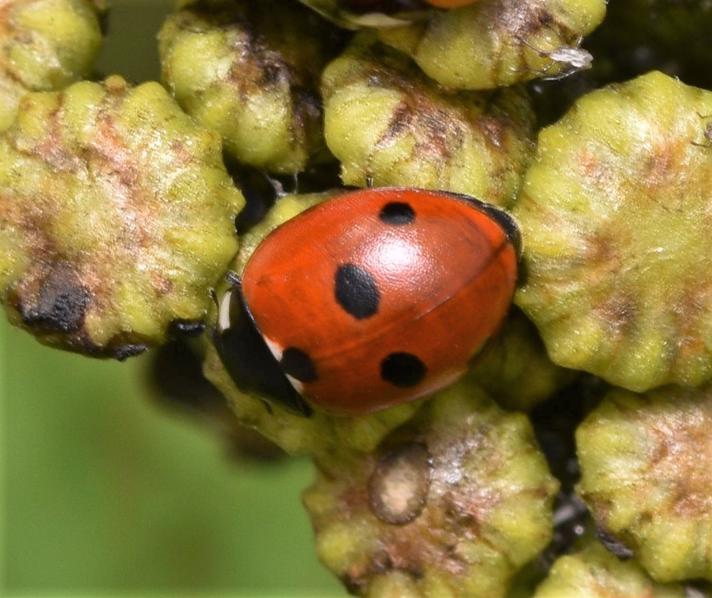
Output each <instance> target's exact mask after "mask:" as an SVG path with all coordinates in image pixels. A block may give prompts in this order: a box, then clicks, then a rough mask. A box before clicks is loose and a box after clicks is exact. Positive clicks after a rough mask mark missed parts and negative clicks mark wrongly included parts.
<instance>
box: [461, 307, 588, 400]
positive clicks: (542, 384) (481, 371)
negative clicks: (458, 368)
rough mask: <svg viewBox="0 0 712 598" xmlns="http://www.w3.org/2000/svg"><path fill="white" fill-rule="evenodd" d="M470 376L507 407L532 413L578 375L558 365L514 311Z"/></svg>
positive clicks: (532, 330)
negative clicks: (531, 411)
mask: <svg viewBox="0 0 712 598" xmlns="http://www.w3.org/2000/svg"><path fill="white" fill-rule="evenodd" d="M468 376H469V377H471V378H472V381H473V382H475V383H477V384H478V385H479V386H481V387H482V388H483V389H484V390H485V391H487V393H488V394H489V395H490V396H492V397H493V398H495V399H496V400H497V402H498V403H499V404H500V405H502V406H503V407H506V408H507V409H518V410H522V411H529V410H531V409H533V408H534V407H535V406H536V405H538V404H539V403H541V402H542V401H545V400H546V399H548V398H549V397H551V396H552V395H553V394H554V393H555V392H556V391H557V390H559V389H561V388H563V387H564V386H566V385H567V384H569V383H571V382H572V381H573V380H574V377H575V372H573V371H571V370H567V369H565V368H561V367H558V366H556V365H554V364H553V363H552V362H551V360H550V359H549V358H548V356H547V354H546V350H545V349H544V346H543V344H542V342H541V339H540V338H539V335H538V334H537V331H536V328H535V327H534V325H533V324H532V323H531V322H530V321H529V320H527V319H526V318H525V317H524V316H523V315H522V314H521V312H519V311H513V312H512V314H510V316H509V317H508V318H507V320H506V321H505V323H504V325H503V326H502V330H501V331H500V332H499V334H498V335H497V336H495V337H494V338H493V339H492V340H491V341H490V342H489V343H488V344H487V345H486V346H485V348H484V350H483V351H482V353H480V355H478V357H477V359H476V361H475V364H474V367H473V368H472V370H471V372H470V373H469V374H468Z"/></svg>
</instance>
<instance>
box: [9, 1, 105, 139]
mask: <svg viewBox="0 0 712 598" xmlns="http://www.w3.org/2000/svg"><path fill="white" fill-rule="evenodd" d="M97 11H98V8H97V4H96V3H94V2H91V1H89V0H4V2H0V57H1V58H0V130H3V129H6V128H7V127H8V126H10V124H11V123H12V121H13V119H14V118H15V114H16V112H17V105H18V103H19V101H20V98H21V97H22V96H23V95H25V94H26V93H27V92H28V91H48V90H52V89H59V88H62V87H64V86H66V85H69V84H70V83H72V82H73V81H76V80H77V79H81V78H82V77H84V76H86V75H87V74H88V73H89V71H90V70H91V66H92V63H93V61H94V58H95V57H96V54H97V52H98V51H99V47H100V45H101V31H100V27H99V19H98V14H97Z"/></svg>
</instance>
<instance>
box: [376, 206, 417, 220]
mask: <svg viewBox="0 0 712 598" xmlns="http://www.w3.org/2000/svg"><path fill="white" fill-rule="evenodd" d="M378 217H379V218H380V219H381V221H382V222H385V223H386V224H392V225H394V226H400V225H403V224H410V223H411V222H413V220H415V210H413V208H412V207H410V204H408V203H405V202H402V201H391V202H388V203H387V204H386V205H385V206H383V208H382V209H381V211H380V213H379V214H378Z"/></svg>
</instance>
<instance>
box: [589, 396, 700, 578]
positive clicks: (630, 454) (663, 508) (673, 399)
mask: <svg viewBox="0 0 712 598" xmlns="http://www.w3.org/2000/svg"><path fill="white" fill-rule="evenodd" d="M710 428H712V388H710V387H705V388H703V389H700V390H682V389H680V388H677V387H672V386H671V387H666V388H664V389H660V390H656V391H652V392H650V393H648V394H646V395H635V394H633V393H630V392H626V391H622V390H615V391H612V392H611V393H610V394H608V395H607V397H606V399H605V400H604V401H603V403H602V404H601V405H600V406H599V407H598V408H597V409H596V410H595V411H593V412H592V413H591V414H590V415H589V416H588V417H587V418H586V420H585V421H584V422H583V424H581V426H580V427H579V429H578V431H577V434H576V440H577V445H578V454H579V460H580V462H581V472H582V478H581V483H580V486H579V489H578V490H579V493H580V494H581V496H582V497H583V498H584V499H585V500H586V502H587V503H588V505H589V507H590V508H591V511H592V512H593V515H594V517H595V518H596V519H597V521H598V523H599V525H601V526H602V527H603V528H604V529H606V530H608V531H609V532H611V533H612V534H613V535H614V536H616V537H617V538H618V539H620V540H622V541H623V542H624V544H626V545H627V546H628V547H630V548H631V549H633V551H634V553H635V555H636V557H637V559H638V560H639V561H640V562H641V564H642V565H643V566H644V567H645V568H646V569H647V570H648V572H649V573H650V574H651V575H652V576H653V578H655V579H657V580H658V581H662V582H668V581H675V580H681V579H688V578H705V579H708V580H712V468H710V463H711V462H712V436H710Z"/></svg>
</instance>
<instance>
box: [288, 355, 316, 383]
mask: <svg viewBox="0 0 712 598" xmlns="http://www.w3.org/2000/svg"><path fill="white" fill-rule="evenodd" d="M280 364H281V365H282V369H283V370H284V371H285V372H286V373H287V374H288V375H290V376H291V377H292V378H296V379H297V380H299V381H301V382H314V381H315V380H316V379H317V373H316V366H315V365H314V362H313V361H312V360H311V357H309V355H307V354H306V353H305V352H304V351H302V350H301V349H297V348H296V347H289V348H287V349H285V350H284V353H282V359H281V360H280Z"/></svg>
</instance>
